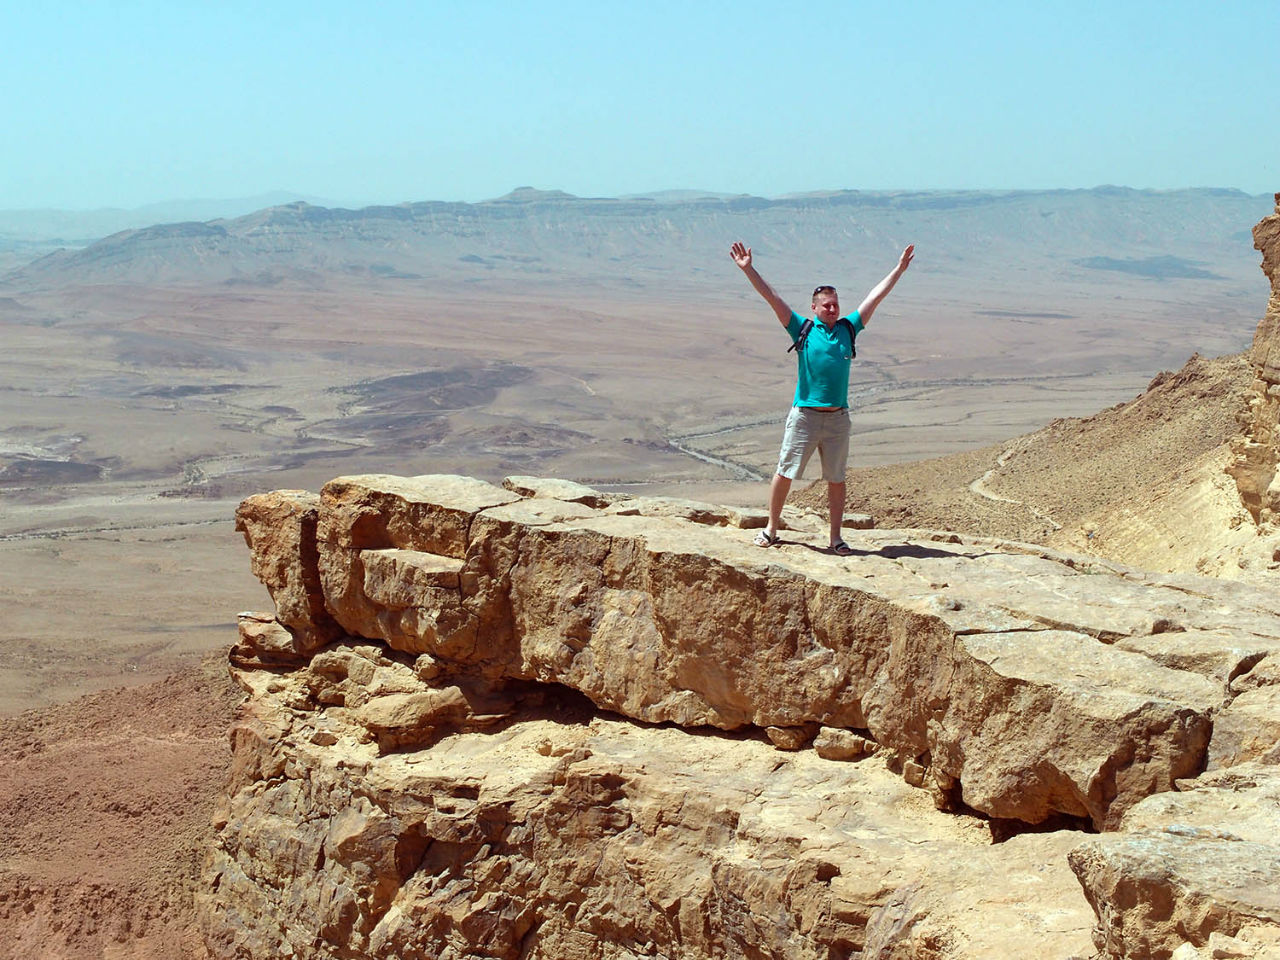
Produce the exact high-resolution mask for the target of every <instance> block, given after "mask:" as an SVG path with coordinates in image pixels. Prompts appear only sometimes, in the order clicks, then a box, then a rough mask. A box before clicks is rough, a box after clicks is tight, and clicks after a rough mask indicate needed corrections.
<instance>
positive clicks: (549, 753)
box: [203, 476, 1280, 960]
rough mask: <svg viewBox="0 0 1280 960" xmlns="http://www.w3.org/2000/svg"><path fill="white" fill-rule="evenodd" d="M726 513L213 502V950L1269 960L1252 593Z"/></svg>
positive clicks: (1090, 562) (660, 502)
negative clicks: (216, 550) (235, 612)
mask: <svg viewBox="0 0 1280 960" xmlns="http://www.w3.org/2000/svg"><path fill="white" fill-rule="evenodd" d="M760 522H761V517H760V516H759V515H755V514H750V513H749V512H744V511H735V510H731V509H726V508H719V507H714V506H711V505H707V504H696V503H689V502H684V501H675V500H667V499H662V498H624V499H614V498H611V497H609V496H607V495H604V494H600V493H598V492H596V491H593V490H590V489H588V488H585V487H581V486H579V485H576V484H570V483H566V482H563V481H542V480H533V479H530V478H509V479H508V481H507V482H506V484H505V488H499V487H495V486H493V485H490V484H487V483H484V482H481V481H478V480H472V479H469V478H464V477H452V476H424V477H411V478H400V477H390V476H355V477H344V478H340V479H337V480H334V481H332V482H331V483H329V484H327V485H326V486H325V487H324V489H323V490H322V491H321V493H320V495H319V496H316V495H314V494H309V493H305V492H301V491H278V492H276V493H271V494H264V495H261V496H256V497H251V498H249V499H248V500H246V501H244V503H243V504H241V506H240V509H239V513H238V526H239V528H240V529H241V530H242V531H243V533H244V535H245V539H246V541H247V543H248V544H249V547H250V550H251V556H252V564H253V568H254V571H255V573H256V574H257V575H258V576H259V577H260V578H261V579H262V580H263V582H264V583H265V584H266V586H267V587H268V589H269V590H270V592H271V594H272V597H273V599H274V601H275V603H276V612H275V614H274V615H273V614H245V615H242V617H241V642H240V643H239V645H238V646H237V647H236V648H235V650H234V651H233V654H232V664H233V666H232V670H233V674H234V675H235V677H236V678H237V679H238V681H239V682H240V683H241V685H242V686H243V687H244V689H245V690H246V691H247V693H248V695H249V698H248V702H247V704H246V706H245V708H244V711H243V716H242V719H241V720H240V721H239V722H238V723H237V725H236V726H235V728H234V730H233V732H232V744H233V750H234V772H233V776H232V781H231V783H230V785H229V787H228V791H227V799H226V804H225V809H224V811H223V813H222V814H221V815H220V817H219V819H218V822H217V824H216V826H217V828H218V840H217V843H216V845H215V849H214V851H213V854H212V859H211V865H210V868H209V871H208V874H207V889H206V892H205V895H204V898H203V912H204V923H205V930H206V939H207V943H208V946H209V947H210V949H211V951H212V952H213V953H214V954H215V955H217V956H227V957H232V956H235V957H250V956H268V955H270V956H299V957H302V956H306V957H334V958H337V957H400V956H432V957H438V958H442V960H444V958H452V957H459V958H460V957H472V956H487V957H512V958H515V957H527V958H534V957H548V958H549V957H558V958H622V957H642V956H662V957H711V956H724V957H823V958H828V957H845V956H863V957H871V956H875V957H917V956H919V957H962V956H963V957H978V956H1033V955H1034V956H1062V957H1066V956H1073V955H1086V954H1091V953H1093V952H1094V951H1095V950H1097V951H1099V952H1101V953H1102V954H1103V955H1107V956H1116V957H1121V956H1132V957H1138V956H1143V957H1147V956H1150V957H1164V956H1174V955H1175V954H1176V955H1177V956H1179V957H1181V958H1191V957H1197V956H1201V955H1203V956H1208V955H1209V953H1210V952H1211V951H1212V950H1213V949H1220V948H1222V944H1223V943H1225V942H1226V940H1227V939H1230V941H1231V945H1232V946H1231V948H1232V949H1239V950H1243V951H1246V952H1244V953H1240V954H1237V955H1241V956H1267V955H1273V954H1271V953H1268V951H1271V950H1273V949H1274V946H1268V944H1274V943H1275V937H1274V934H1276V933H1277V932H1280V900H1277V898H1276V895H1275V891H1276V890H1277V889H1280V883H1278V881H1280V847H1277V846H1276V845H1275V837H1276V835H1277V828H1278V827H1280V775H1277V773H1276V770H1277V767H1275V766H1273V764H1275V763H1276V762H1277V761H1278V760H1280V749H1278V748H1277V747H1276V743H1277V742H1278V741H1280V684H1277V681H1280V599H1278V598H1276V597H1275V595H1274V594H1273V593H1270V592H1264V591H1260V590H1255V589H1252V588H1250V587H1247V586H1245V585H1242V584H1233V583H1227V582H1221V581H1215V580H1210V579H1206V578H1199V577H1192V576H1183V575H1156V574H1149V573H1143V572H1140V571H1138V570H1134V569H1130V568H1126V567H1122V566H1119V565H1115V564H1109V563H1106V562H1103V561H1099V560H1097V559H1095V558H1087V559H1086V558H1080V557H1074V556H1071V555H1067V554H1060V553H1055V552H1053V551H1050V550H1047V549H1044V548H1040V547H1036V546H1032V545H1028V544H1020V543H1014V542H1008V541H999V540H992V539H985V538H978V537H969V536H959V535H955V534H949V533H933V532H930V531H919V530H917V531H903V530H883V531H882V530H863V531H850V533H849V536H848V537H847V539H848V540H849V543H850V545H851V546H852V547H853V548H854V555H853V556H852V557H849V558H844V559H841V558H836V557H832V556H830V555H828V554H827V553H825V552H824V551H823V550H821V549H819V543H818V537H817V536H816V535H814V534H808V533H805V532H803V531H792V532H791V533H789V534H787V535H786V536H785V538H784V539H785V542H784V544H783V545H782V546H781V547H778V548H772V549H768V550H764V549H761V548H758V547H755V546H753V545H752V544H751V542H750V534H749V533H747V532H746V531H745V528H747V527H750V526H753V525H757V524H759V523H760ZM1170 798H1172V799H1170ZM1231 811H1234V812H1231ZM1086 834H1089V836H1086ZM1214 938H1217V941H1216V942H1217V946H1216V947H1215V946H1214V943H1213V942H1211V941H1213V939H1214ZM1178 951H1181V952H1180V953H1178ZM1188 951H1190V952H1188ZM1198 951H1203V952H1198ZM1215 955H1216V954H1215Z"/></svg>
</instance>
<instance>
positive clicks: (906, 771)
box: [902, 760, 925, 787]
mask: <svg viewBox="0 0 1280 960" xmlns="http://www.w3.org/2000/svg"><path fill="white" fill-rule="evenodd" d="M924 773H925V769H924V767H923V766H922V765H921V764H920V763H918V762H917V761H915V760H908V761H906V763H904V764H903V765H902V779H903V780H905V781H907V783H909V784H911V785H912V786H913V787H922V786H924Z"/></svg>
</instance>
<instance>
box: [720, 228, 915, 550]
mask: <svg viewBox="0 0 1280 960" xmlns="http://www.w3.org/2000/svg"><path fill="white" fill-rule="evenodd" d="M915 249H916V248H915V245H914V244H913V245H911V246H909V247H907V249H905V250H903V251H902V256H901V257H899V258H898V265H897V266H896V267H894V268H893V269H892V270H891V271H890V272H889V275H888V276H887V277H885V278H884V279H883V280H881V281H880V282H879V283H878V284H876V285H875V287H873V288H872V290H871V292H870V293H868V294H867V296H866V298H865V299H864V300H863V301H862V303H861V304H860V305H859V307H858V309H857V310H855V311H853V313H852V314H850V315H849V316H848V317H841V316H840V300H839V298H838V297H837V296H836V288H835V287H832V286H827V285H825V284H824V285H822V286H820V287H818V288H817V289H815V290H814V291H813V304H812V306H813V315H814V319H813V320H805V319H804V318H802V317H800V316H799V315H798V314H797V313H796V312H795V311H794V310H792V309H791V308H790V307H789V306H787V304H786V302H785V301H784V300H783V299H782V298H781V297H780V296H778V295H777V293H775V292H774V290H773V288H772V287H771V286H769V284H768V283H766V282H765V280H764V278H763V277H762V276H760V274H759V273H757V272H756V268H755V267H754V266H752V264H751V248H750V247H747V246H743V244H742V243H741V242H740V241H739V242H736V243H734V244H733V246H732V247H731V248H730V249H729V254H730V256H732V257H733V262H734V263H736V264H737V265H738V266H739V267H740V268H741V269H742V272H743V273H745V274H746V275H747V279H748V280H749V281H750V282H751V286H752V287H754V288H755V291H756V293H758V294H760V296H762V297H764V299H765V301H766V302H767V303H768V304H769V306H771V307H772V308H773V312H774V314H776V315H777V317H778V322H779V323H781V324H782V326H783V327H785V328H786V331H787V333H788V334H790V335H791V343H792V349H793V350H795V353H796V364H797V367H798V370H797V376H796V394H795V399H794V401H793V402H792V407H791V413H790V415H788V417H787V425H786V429H785V430H784V431H783V435H782V453H781V454H780V455H779V457H778V471H777V473H776V474H774V477H773V484H772V486H771V487H770V488H769V525H768V526H766V527H765V528H764V529H763V530H761V531H760V533H759V534H758V535H757V536H756V540H755V542H756V545H757V546H761V547H771V546H773V545H775V544H776V543H778V542H779V537H778V524H779V519H780V517H781V516H782V505H783V504H784V503H785V502H786V500H787V494H788V493H789V492H790V491H791V481H793V480H795V479H796V478H797V477H799V476H800V475H801V474H803V473H804V468H805V465H806V464H807V463H808V462H809V457H811V456H812V455H813V451H814V450H817V451H818V456H819V457H820V458H821V460H822V479H823V480H825V481H827V506H828V508H829V509H830V512H831V545H830V549H831V552H832V553H834V554H835V555H836V556H840V557H847V556H849V554H851V553H852V552H853V551H852V549H850V547H849V545H848V544H847V543H845V542H844V539H843V538H842V536H841V534H840V528H841V524H842V523H843V521H844V495H845V488H844V475H845V468H846V465H847V464H848V460H849V367H850V364H851V363H852V361H853V357H854V346H853V341H854V338H855V337H856V336H857V335H858V332H859V331H861V330H862V329H864V328H865V327H866V325H867V324H868V323H870V322H871V315H872V314H873V313H875V311H876V307H878V306H880V301H882V300H883V299H884V298H885V297H887V296H888V295H889V291H890V290H892V289H893V287H894V284H896V283H897V282H898V279H899V278H900V277H901V276H902V275H903V274H904V273H906V271H907V267H909V266H911V258H912V257H913V256H915Z"/></svg>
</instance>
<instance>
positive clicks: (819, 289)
mask: <svg viewBox="0 0 1280 960" xmlns="http://www.w3.org/2000/svg"><path fill="white" fill-rule="evenodd" d="M835 292H836V288H835V287H833V286H831V284H829V283H824V284H822V286H820V287H814V288H813V295H814V296H815V297H816V296H817V295H818V294H820V293H835Z"/></svg>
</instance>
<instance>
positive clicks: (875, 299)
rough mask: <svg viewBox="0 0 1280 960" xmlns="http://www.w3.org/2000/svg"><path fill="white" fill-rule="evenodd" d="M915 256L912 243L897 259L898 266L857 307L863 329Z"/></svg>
mask: <svg viewBox="0 0 1280 960" xmlns="http://www.w3.org/2000/svg"><path fill="white" fill-rule="evenodd" d="M915 255H916V245H915V244H914V243H913V244H912V245H911V246H909V247H907V249H905V250H903V251H902V256H901V257H899V258H898V265H897V266H896V267H894V268H893V269H892V270H890V271H889V275H888V276H887V277H885V278H884V279H883V280H881V281H880V282H879V283H877V284H876V285H875V286H874V287H872V288H871V292H870V293H868V294H867V296H866V299H864V300H863V301H862V303H861V304H860V305H859V306H858V316H860V317H861V318H862V325H863V326H864V327H865V326H866V325H867V324H868V323H870V322H871V315H872V314H873V313H875V312H876V307H878V306H880V301H881V300H883V299H884V298H885V297H887V296H888V295H889V291H890V290H892V289H893V285H894V284H895V283H897V282H898V278H899V277H901V276H902V275H903V274H904V273H906V272H907V267H909V266H911V258H912V257H914V256H915Z"/></svg>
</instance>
